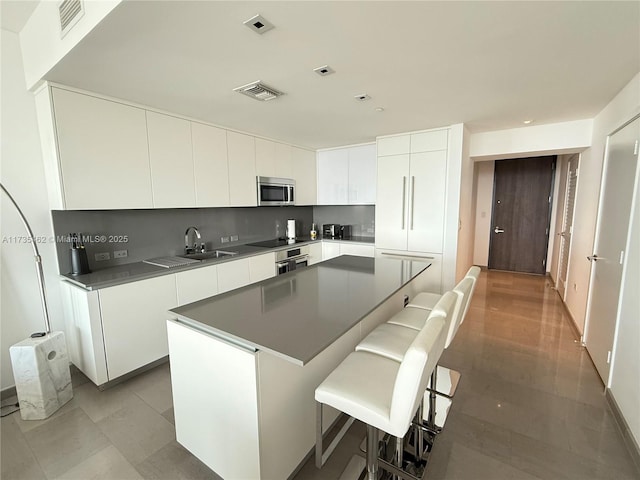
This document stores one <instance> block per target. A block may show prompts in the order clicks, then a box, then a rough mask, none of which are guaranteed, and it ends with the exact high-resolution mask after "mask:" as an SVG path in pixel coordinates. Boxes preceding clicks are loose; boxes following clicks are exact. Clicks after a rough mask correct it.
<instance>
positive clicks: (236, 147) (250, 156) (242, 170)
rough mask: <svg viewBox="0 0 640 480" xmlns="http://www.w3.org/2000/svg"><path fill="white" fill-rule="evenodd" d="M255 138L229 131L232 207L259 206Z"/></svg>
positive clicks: (228, 149) (228, 150)
mask: <svg viewBox="0 0 640 480" xmlns="http://www.w3.org/2000/svg"><path fill="white" fill-rule="evenodd" d="M254 140H255V139H254V137H252V136H250V135H243V134H241V133H236V132H230V131H227V155H228V160H229V203H230V205H231V206H232V207H255V206H256V205H257V204H258V200H257V199H258V196H257V191H258V187H257V183H256V147H255V142H254Z"/></svg>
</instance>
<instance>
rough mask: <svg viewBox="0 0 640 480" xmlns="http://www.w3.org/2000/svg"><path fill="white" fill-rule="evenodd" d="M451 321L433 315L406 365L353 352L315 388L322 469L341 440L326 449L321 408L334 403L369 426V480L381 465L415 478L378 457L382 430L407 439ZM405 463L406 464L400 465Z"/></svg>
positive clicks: (318, 455)
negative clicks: (446, 328)
mask: <svg viewBox="0 0 640 480" xmlns="http://www.w3.org/2000/svg"><path fill="white" fill-rule="evenodd" d="M445 322H446V319H445V318H444V317H442V316H433V317H432V318H430V319H429V321H428V322H427V323H426V325H425V327H424V329H422V330H421V331H420V332H419V333H418V335H417V336H416V337H415V339H414V340H413V342H412V343H411V345H410V346H409V348H408V349H407V351H406V353H405V355H404V358H403V359H402V362H397V361H395V360H391V359H389V358H387V357H383V356H381V355H376V354H373V353H369V352H364V351H356V352H353V353H351V354H350V355H349V356H348V357H347V358H346V359H345V360H344V361H343V362H342V363H341V364H340V365H338V367H337V368H336V369H335V370H334V371H333V372H332V373H331V374H330V375H329V376H328V377H327V378H326V379H325V381H324V382H322V384H321V385H320V386H319V387H318V388H317V389H316V392H315V399H316V422H317V423H316V466H317V467H318V468H321V467H322V465H324V463H325V462H326V459H327V458H328V455H330V453H331V452H332V451H333V449H334V448H335V445H336V444H337V443H338V442H339V441H340V439H341V438H342V435H339V436H338V437H336V438H335V439H334V440H333V441H332V442H331V444H330V445H329V446H328V448H327V453H326V454H325V453H323V450H322V406H323V405H329V406H331V407H333V408H336V409H338V410H340V411H342V412H344V413H346V414H347V415H349V416H351V417H354V418H356V419H358V420H360V421H362V422H364V423H366V424H367V478H368V480H375V479H377V476H378V466H379V464H382V468H384V469H385V470H387V471H390V472H391V473H392V474H394V475H397V476H400V477H402V478H413V477H412V476H411V475H409V474H407V473H406V472H403V471H402V470H401V469H400V468H398V467H397V466H394V465H392V464H391V463H388V462H385V461H383V460H379V459H378V430H382V431H384V432H386V433H388V434H389V435H393V436H394V437H400V438H401V437H404V435H405V434H406V433H407V431H408V430H409V427H410V425H411V420H412V418H413V416H414V414H415V412H416V410H417V409H418V406H419V405H421V404H422V400H423V395H424V390H425V388H426V386H427V382H428V379H429V375H430V374H431V372H432V371H433V369H434V368H435V366H436V364H437V360H438V358H439V357H440V355H441V354H442V351H443V350H444V343H445V341H446V330H445V328H444V327H445ZM400 465H401V464H400Z"/></svg>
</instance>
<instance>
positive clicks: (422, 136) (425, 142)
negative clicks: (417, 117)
mask: <svg viewBox="0 0 640 480" xmlns="http://www.w3.org/2000/svg"><path fill="white" fill-rule="evenodd" d="M447 141H448V131H447V130H432V131H430V132H421V133H414V134H412V135H411V153H418V152H433V151H436V150H446V149H447Z"/></svg>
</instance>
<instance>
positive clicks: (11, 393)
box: [0, 385, 18, 401]
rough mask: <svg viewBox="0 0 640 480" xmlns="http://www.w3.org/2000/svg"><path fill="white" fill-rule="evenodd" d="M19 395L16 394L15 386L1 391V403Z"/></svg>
mask: <svg viewBox="0 0 640 480" xmlns="http://www.w3.org/2000/svg"><path fill="white" fill-rule="evenodd" d="M16 395H18V393H17V392H16V387H15V385H14V386H13V387H7V388H5V389H4V390H2V391H0V401H2V400H6V399H7V398H11V397H15V396H16Z"/></svg>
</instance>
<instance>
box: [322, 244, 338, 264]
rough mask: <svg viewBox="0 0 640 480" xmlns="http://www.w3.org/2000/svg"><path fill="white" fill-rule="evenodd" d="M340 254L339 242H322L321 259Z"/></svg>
mask: <svg viewBox="0 0 640 480" xmlns="http://www.w3.org/2000/svg"><path fill="white" fill-rule="evenodd" d="M339 256H340V244H339V243H338V242H322V260H329V259H330V258H334V257H339Z"/></svg>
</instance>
